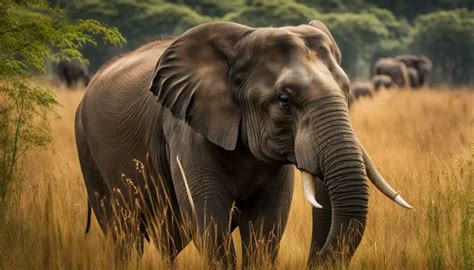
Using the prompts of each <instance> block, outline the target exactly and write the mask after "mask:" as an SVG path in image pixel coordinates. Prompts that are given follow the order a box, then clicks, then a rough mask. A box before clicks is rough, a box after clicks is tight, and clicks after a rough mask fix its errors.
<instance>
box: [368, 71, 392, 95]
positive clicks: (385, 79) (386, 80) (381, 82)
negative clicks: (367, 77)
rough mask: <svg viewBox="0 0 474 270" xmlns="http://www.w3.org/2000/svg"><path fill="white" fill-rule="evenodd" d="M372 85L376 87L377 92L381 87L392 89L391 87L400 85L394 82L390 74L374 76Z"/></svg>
mask: <svg viewBox="0 0 474 270" xmlns="http://www.w3.org/2000/svg"><path fill="white" fill-rule="evenodd" d="M372 85H373V87H374V91H375V92H378V91H379V90H380V89H390V88H394V87H398V85H397V84H396V83H394V82H393V80H392V78H391V77H390V76H388V75H375V76H373V77H372Z"/></svg>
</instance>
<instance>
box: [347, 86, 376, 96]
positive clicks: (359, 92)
mask: <svg viewBox="0 0 474 270" xmlns="http://www.w3.org/2000/svg"><path fill="white" fill-rule="evenodd" d="M351 91H352V95H353V96H354V99H359V98H361V97H372V95H373V92H374V89H373V87H372V83H371V82H355V83H353V84H352V85H351Z"/></svg>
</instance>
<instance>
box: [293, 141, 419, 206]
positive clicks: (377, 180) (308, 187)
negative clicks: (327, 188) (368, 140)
mask: <svg viewBox="0 0 474 270" xmlns="http://www.w3.org/2000/svg"><path fill="white" fill-rule="evenodd" d="M359 147H360V149H361V151H362V157H363V161H364V164H365V168H366V174H367V177H368V178H369V180H370V181H371V182H372V184H374V186H375V187H376V188H377V189H378V190H379V191H381V192H382V193H383V194H384V195H385V196H387V197H388V198H389V199H391V200H393V201H394V202H395V203H397V204H398V205H400V206H402V207H405V208H408V209H411V208H412V206H411V205H410V204H409V203H408V202H406V201H405V200H404V199H403V198H402V196H400V194H399V193H398V192H396V191H395V190H394V189H393V188H392V187H391V186H390V185H389V184H388V182H387V181H386V180H385V179H384V178H383V176H382V175H381V174H380V173H379V171H378V170H377V168H376V166H375V164H374V163H373V161H372V159H371V158H370V156H369V154H368V153H367V152H366V151H365V149H364V147H363V146H362V144H361V143H360V142H359ZM300 172H301V181H302V184H303V191H304V196H305V198H306V200H307V201H308V202H309V203H310V204H311V205H312V206H314V207H315V208H320V209H321V208H323V206H322V205H321V204H320V203H318V201H317V200H316V186H317V185H322V184H323V183H324V179H321V177H319V176H317V175H315V174H312V173H310V172H307V171H305V170H300Z"/></svg>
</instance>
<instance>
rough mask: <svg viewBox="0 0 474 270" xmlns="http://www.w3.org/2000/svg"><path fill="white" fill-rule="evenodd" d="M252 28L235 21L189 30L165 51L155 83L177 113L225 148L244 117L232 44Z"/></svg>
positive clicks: (230, 146)
mask: <svg viewBox="0 0 474 270" xmlns="http://www.w3.org/2000/svg"><path fill="white" fill-rule="evenodd" d="M251 31H252V29H251V28H249V27H246V26H243V25H239V24H235V23H209V24H204V25H201V26H197V27H194V28H192V29H190V30H188V31H187V32H185V33H184V34H183V35H182V36H180V37H179V38H177V39H176V40H175V41H174V42H173V43H172V44H171V45H170V46H169V47H168V48H167V49H166V50H165V52H164V53H163V54H162V56H161V58H160V60H159V61H158V64H157V66H156V70H155V76H154V79H153V83H152V87H151V91H152V92H153V93H154V94H155V95H156V96H157V97H158V101H159V102H160V103H161V104H162V106H163V107H165V108H167V109H168V110H170V112H171V113H172V114H173V115H174V116H175V117H176V118H178V119H180V120H184V121H185V122H186V123H187V124H188V125H189V126H191V127H192V128H193V129H194V130H196V131H197V132H199V133H201V134H202V135H204V136H205V137H207V138H208V139H209V140H210V141H211V142H213V143H215V144H217V145H219V146H221V147H223V148H224V149H227V150H233V149H235V146H236V143H237V138H238V134H239V125H240V119H241V112H240V108H239V106H238V104H237V103H236V101H235V98H234V96H233V94H232V85H231V83H230V78H229V65H230V62H231V61H232V58H233V57H235V55H234V54H235V52H234V51H233V46H234V45H235V44H236V43H237V42H238V41H239V40H240V39H241V38H242V37H244V36H245V35H247V34H248V33H250V32H251Z"/></svg>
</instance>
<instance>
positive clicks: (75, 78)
mask: <svg viewBox="0 0 474 270" xmlns="http://www.w3.org/2000/svg"><path fill="white" fill-rule="evenodd" d="M56 74H57V75H58V78H59V79H60V80H61V81H62V82H63V83H65V84H66V86H67V87H68V88H72V87H75V86H77V84H78V83H79V82H80V81H82V82H83V83H84V85H85V86H87V85H88V84H89V79H90V78H89V71H88V69H87V66H86V65H84V64H83V63H81V62H80V61H79V60H76V59H75V60H72V61H65V60H63V61H61V62H59V63H58V65H57V67H56Z"/></svg>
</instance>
